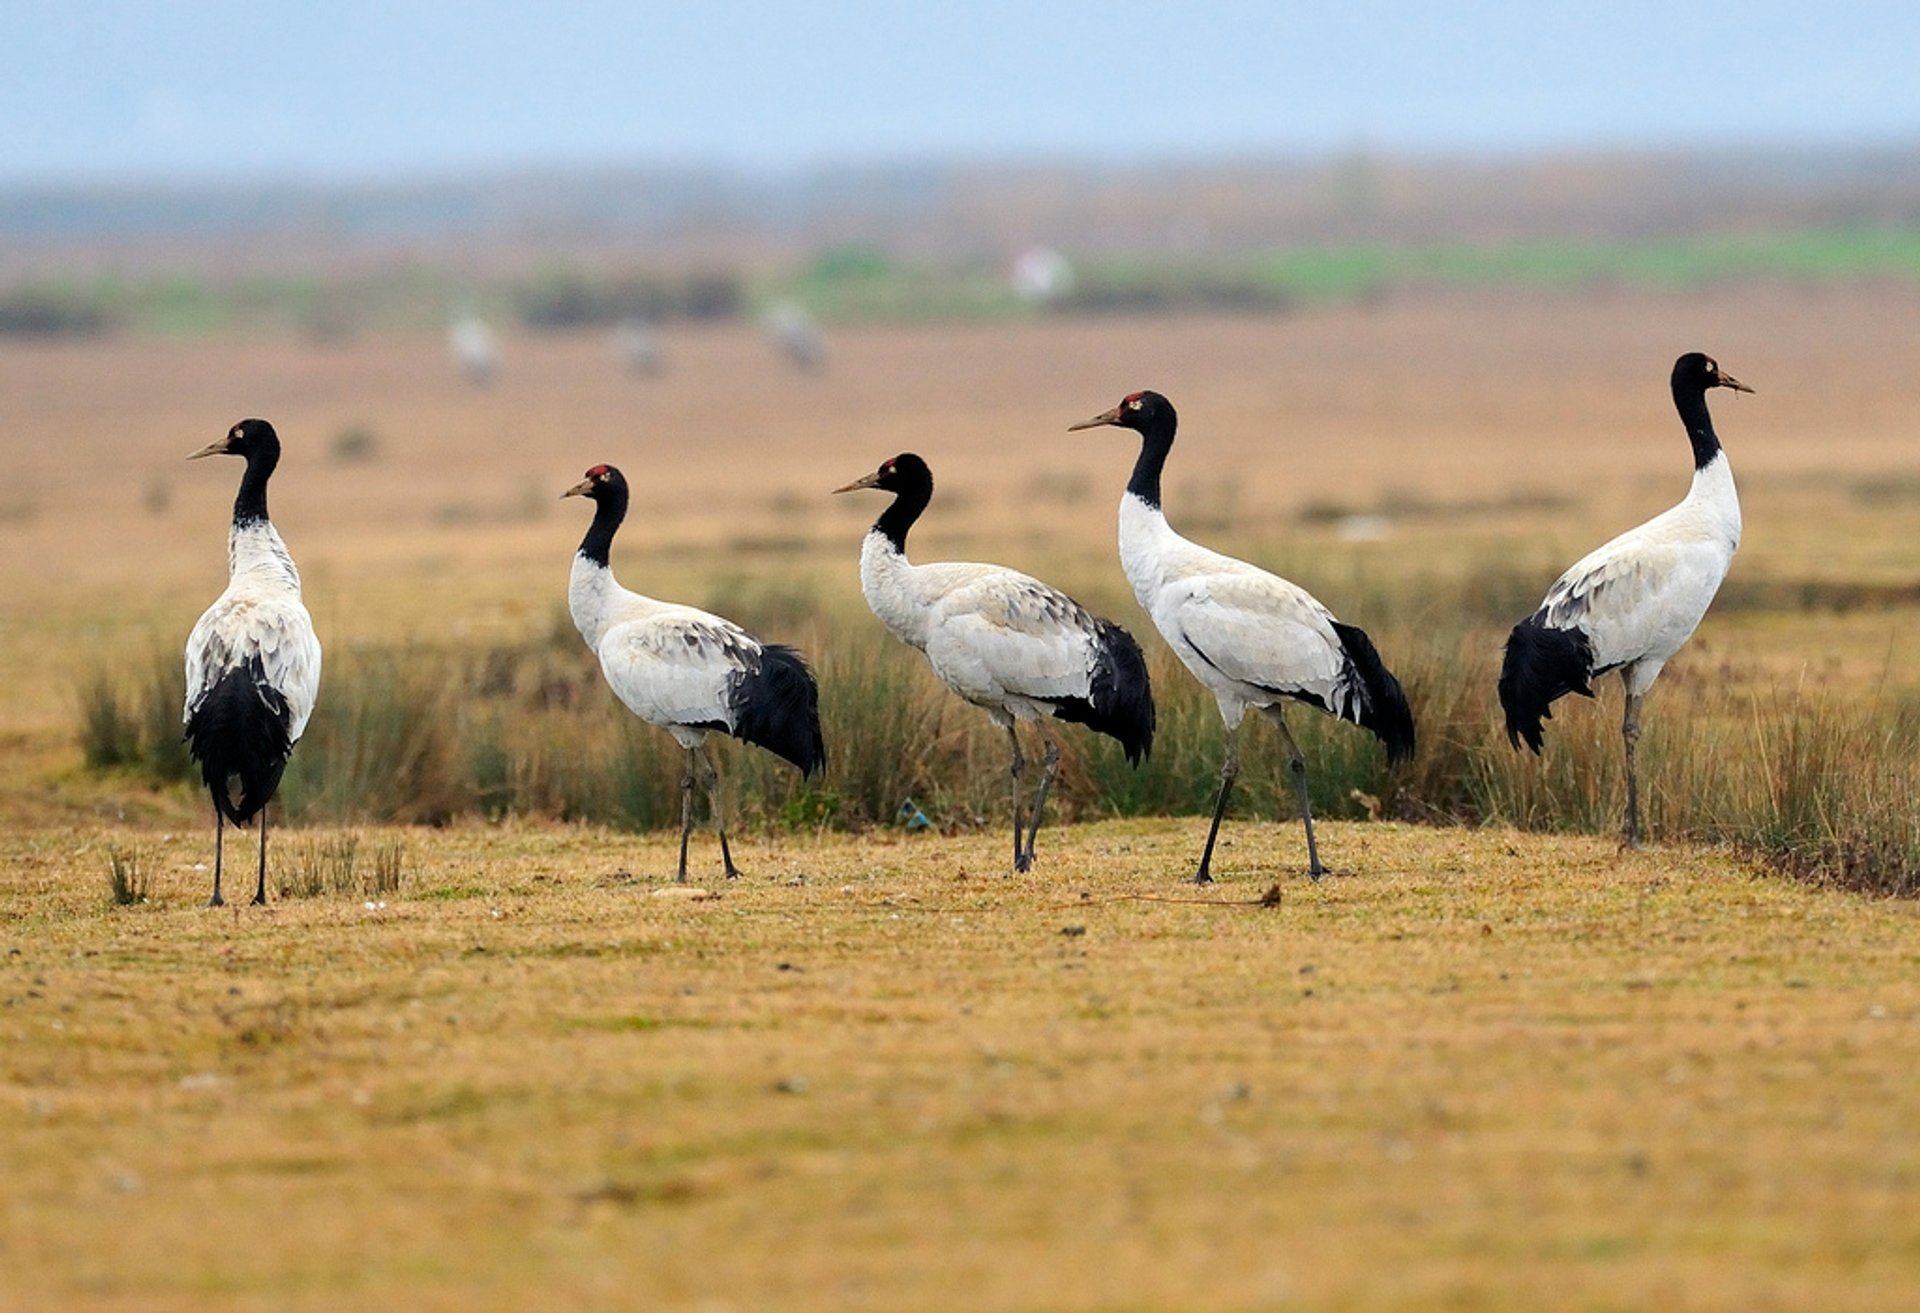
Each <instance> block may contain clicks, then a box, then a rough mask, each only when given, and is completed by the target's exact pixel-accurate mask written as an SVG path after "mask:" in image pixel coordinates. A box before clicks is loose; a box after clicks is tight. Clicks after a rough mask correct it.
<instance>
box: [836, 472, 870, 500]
mask: <svg viewBox="0 0 1920 1313" xmlns="http://www.w3.org/2000/svg"><path fill="white" fill-rule="evenodd" d="M879 483H880V471H878V470H875V471H874V472H873V473H872V474H863V475H861V476H860V477H859V478H857V479H855V480H854V481H853V482H852V483H849V484H845V485H843V486H841V487H838V488H835V489H834V490H833V492H834V493H842V492H859V491H860V490H861V489H862V488H872V487H877V486H878V485H879ZM828 495H829V496H831V495H833V494H832V493H829V494H828Z"/></svg>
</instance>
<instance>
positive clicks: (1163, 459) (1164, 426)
mask: <svg viewBox="0 0 1920 1313" xmlns="http://www.w3.org/2000/svg"><path fill="white" fill-rule="evenodd" d="M1174 425H1175V421H1174V419H1173V418H1172V417H1171V416H1155V417H1154V418H1153V419H1152V420H1149V421H1148V422H1147V424H1146V426H1145V427H1143V428H1142V429H1141V430H1140V458H1139V459H1138V460H1136V461H1134V462H1133V477H1132V478H1130V479H1128V480H1127V491H1128V492H1130V493H1132V494H1133V495H1134V496H1136V497H1138V498H1139V499H1140V500H1141V501H1143V502H1145V503H1146V504H1147V505H1149V506H1151V507H1152V508H1153V509H1155V510H1159V509H1160V471H1161V470H1163V469H1165V468H1166V464H1167V453H1168V452H1170V451H1172V450H1173V431H1174Z"/></svg>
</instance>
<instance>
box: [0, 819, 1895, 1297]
mask: <svg viewBox="0 0 1920 1313" xmlns="http://www.w3.org/2000/svg"><path fill="white" fill-rule="evenodd" d="M1202 828H1203V822H1202V821H1201V820H1199V819H1187V820H1176V821H1110V822H1104V823H1100V824H1095V825H1087V826H1080V827H1071V828H1066V829H1063V830H1061V831H1059V832H1056V833H1054V834H1052V835H1051V836H1048V835H1043V836H1042V844H1041V851H1040V857H1041V862H1040V866H1039V869H1038V870H1037V871H1036V872H1035V873H1034V874H1033V875H1031V876H1028V877H1022V878H1010V877H1007V876H1005V875H1002V874H1001V873H1000V867H1001V857H1002V853H1001V848H1002V845H1001V842H1000V839H999V836H998V835H994V834H980V835H962V836H957V837H953V836H943V835H939V834H935V833H928V832H922V833H920V834H917V835H913V836H905V835H895V834H885V833H876V834H872V835H868V836H864V837H860V836H842V835H831V834H829V835H825V836H817V837H816V836H807V835H788V836H783V837H781V838H779V839H778V840H776V841H772V842H766V841H761V840H748V841H745V842H743V843H742V845H741V847H740V849H739V850H738V855H739V858H740V860H741V864H742V865H743V866H744V867H745V868H746V869H747V872H748V875H747V877H746V878H745V879H744V880H742V881H739V882H736V883H731V884H730V883H728V882H725V881H721V880H718V879H717V878H716V877H717V875H718V870H717V867H718V861H717V853H716V852H715V851H714V848H713V845H712V843H711V841H710V840H708V841H703V842H701V843H700V845H699V846H698V848H697V849H696V853H695V872H696V878H697V880H698V881H699V882H698V883H696V885H695V886H694V887H693V889H692V890H691V891H687V892H682V891H680V890H678V889H675V888H673V887H672V886H671V885H670V883H669V880H670V875H671V871H672V867H673V856H674V849H673V841H672V839H671V837H670V836H664V835H663V836H650V837H636V836H632V835H628V834H624V833H620V832H615V831H608V830H603V829H595V828H586V827H579V826H551V825H537V826H529V825H523V824H517V823H507V824H503V825H493V826H481V825H475V824H465V825H457V826H454V827H452V828H448V829H443V830H438V831H429V830H415V831H409V832H406V833H405V834H404V836H403V837H404V840H405V843H406V845H407V849H408V855H409V857H408V867H409V869H408V878H407V882H406V884H405V886H404V887H403V889H402V891H401V893H400V894H399V896H397V897H389V898H387V899H385V900H384V903H385V905H384V906H375V907H368V906H366V903H365V901H363V900H361V899H352V900H346V899H339V898H331V897H323V898H311V899H290V900H276V901H275V902H274V903H272V904H271V905H270V906H269V907H267V908H265V909H256V908H248V907H245V906H244V905H243V906H236V907H229V908H226V909H220V910H210V909H207V908H206V907H204V906H203V905H202V903H203V901H204V898H205V883H204V882H205V873H204V871H198V870H195V869H194V866H195V864H196V863H198V862H200V861H203V860H204V859H205V857H206V853H205V849H206V847H207V846H208V845H207V842H206V840H207V838H208V837H209V836H197V837H195V836H173V837H172V838H171V839H170V840H168V839H166V838H165V837H164V836H161V835H157V834H153V833H147V832H129V833H123V834H120V835H118V836H116V841H118V842H131V843H139V844H142V845H145V847H146V849H147V851H149V852H150V853H152V854H154V857H153V862H152V876H153V879H152V890H151V894H150V899H149V901H148V902H147V903H145V904H141V905H136V906H124V907H116V906H112V905H110V904H109V903H108V902H107V901H106V900H105V899H103V898H101V897H99V894H98V889H99V886H98V883H97V876H96V875H95V874H94V873H95V872H96V871H97V870H98V865H97V863H98V862H99V861H100V857H99V855H98V854H99V849H100V847H101V845H102V844H103V843H105V842H106V841H105V840H103V839H101V838H100V837H98V836H97V835H96V834H94V833H93V832H91V831H37V832H26V833H9V834H8V835H6V836H4V837H0V859H4V860H5V861H6V862H7V864H8V867H9V869H11V870H13V871H15V872H16V873H17V874H16V877H15V878H14V879H13V880H11V881H10V882H8V883H7V885H6V886H5V888H4V890H0V928H4V933H0V1000H4V1002H5V1005H6V1006H5V1007H4V1009H0V1051H4V1053H5V1055H6V1056H5V1060H4V1064H3V1067H4V1074H5V1075H4V1082H0V1114H4V1115H0V1158H3V1159H4V1161H5V1162H6V1163H7V1164H8V1171H7V1200H8V1202H7V1205H6V1208H5V1212H4V1217H5V1237H6V1253H7V1261H6V1265H5V1270H6V1274H7V1277H6V1280H7V1289H8V1300H9V1302H11V1303H16V1304H18V1305H19V1306H21V1307H31V1308H35V1309H44V1310H61V1309H68V1308H97V1307H102V1306H112V1307H156V1306H160V1307H181V1308H185V1307H289V1306H292V1307H316V1308H317V1307H330V1306H341V1305H353V1306H359V1307H399V1306H406V1307H452V1306H455V1305H457V1306H459V1307H462V1308H467V1309H474V1310H485V1309H495V1308H500V1309H505V1308H525V1307H529V1306H532V1305H536V1304H537V1305H539V1306H541V1307H579V1308H584V1307H593V1306H600V1305H605V1304H618V1305H624V1306H634V1307H639V1306H646V1307H654V1308H665V1307H721V1306H726V1307H736V1308H766V1307H780V1308H788V1309H795V1310H809V1309H826V1308H845V1307H848V1306H850V1305H851V1306H856V1307H873V1308H930V1309H947V1308H953V1309H958V1308H966V1309H974V1310H993V1309H1016V1308H1036V1307H1043V1308H1060V1309H1095V1308H1115V1307H1123V1308H1137V1309H1214V1308H1221V1309H1224V1308H1253V1307H1269V1306H1273V1305H1275V1304H1281V1305H1297V1306H1300V1307H1314V1308H1325V1307H1339V1308H1374V1307H1418V1308H1436V1307H1438V1308H1447V1307H1451V1308H1475V1309H1537V1308H1540V1307H1542V1306H1543V1305H1551V1306H1553V1307H1556V1308H1620V1309H1625V1308H1651V1307H1661V1308H1681V1309H1712V1308H1816V1307H1817V1308H1821V1309H1831V1310H1853V1309H1880V1308H1892V1307H1900V1306H1902V1305H1903V1304H1904V1303H1905V1302H1906V1299H1907V1296H1908V1294H1909V1293H1910V1292H1911V1291H1912V1289H1913V1288H1914V1284H1915V1282H1916V1281H1920V1212H1916V1210H1915V1209H1914V1208H1913V1206H1912V1205H1913V1184H1912V1183H1913V1181H1914V1180H1915V1179H1916V1177H1917V1176H1920V1141H1917V1140H1916V1138H1915V1137H1914V1135H1913V1134H1912V1132H1911V1128H1912V1126H1913V1125H1914V1123H1915V1121H1916V1119H1920V1090H1917V1089H1916V1086H1915V1084H1914V1082H1913V1081H1912V1079H1911V1073H1912V1071H1913V1069H1914V1065H1915V1063H1916V1062H1917V1061H1920V977H1917V976H1916V974H1915V971H1914V964H1915V962H1916V961H1920V920H1916V917H1915V911H1914V906H1913V905H1912V904H1911V903H1907V902H1903V901H1899V900H1866V899H1860V898H1857V897H1853V896H1850V895H1843V894H1840V893H1837V892H1833V891H1822V890H1817V889H1811V888H1807V887H1804V886H1800V885H1796V884H1793V883H1790V882H1786V881H1780V880H1774V879H1769V878H1766V877H1764V876H1756V874H1755V873H1754V872H1753V871H1751V870H1750V869H1748V868H1747V867H1745V866H1744V865H1742V864H1741V863H1739V862H1738V861H1736V860H1733V859H1731V858H1730V857H1728V856H1727V855H1724V854H1720V853H1713V852H1699V851H1683V850H1676V849H1672V848H1661V849H1656V850H1653V851H1649V852H1646V853H1642V854H1622V853H1620V852H1618V850H1617V849H1616V848H1615V846H1614V845H1613V843H1612V842H1611V841H1608V840H1599V839H1587V838H1579V837H1555V836H1533V835H1526V834H1522V833H1519V832H1516V831H1512V830H1508V829H1506V828H1504V827H1489V828H1484V829H1480V830H1469V829H1463V828H1457V827H1456V828H1449V829H1438V828H1433V827H1425V826H1407V825H1401V824H1395V823H1381V824H1370V825H1356V824H1330V825H1328V826H1327V827H1326V832H1325V834H1324V836H1323V841H1324V845H1325V851H1326V853H1327V855H1328V859H1329V860H1330V861H1331V862H1332V863H1333V864H1334V865H1335V866H1336V867H1337V868H1339V869H1341V870H1343V871H1346V872H1348V874H1347V875H1344V876H1337V877H1333V878H1329V879H1327V880H1325V881H1323V882H1321V883H1320V884H1318V885H1314V884H1310V883H1309V882H1307V881H1306V880H1305V879H1304V878H1302V877H1301V875H1300V874H1299V871H1300V868H1301V866H1302V864H1303V862H1304V853H1303V851H1302V847H1301V844H1300V838H1299V833H1298V830H1297V828H1296V827H1294V826H1291V825H1288V824H1283V823H1282V824H1274V823H1257V822H1250V823H1242V824H1240V825H1237V826H1235V827H1234V828H1233V829H1232V830H1230V831H1229V833H1228V836H1227V846H1226V847H1225V848H1223V849H1222V852H1221V854H1220V858H1221V867H1220V869H1221V874H1222V881H1221V884H1220V886H1219V887H1218V888H1216V889H1214V890H1211V891H1204V892H1203V891H1200V890H1196V889H1193V888H1192V887H1191V886H1183V885H1182V884H1181V883H1180V880H1181V878H1182V877H1183V876H1184V875H1185V873H1186V871H1187V868H1188V864H1189V863H1190V862H1191V860H1192V857H1193V853H1194V850H1195V848H1196V847H1197V845H1198V842H1199V839H1200V834H1201V830H1202ZM389 833H390V832H388V831H384V830H377V829H376V830H368V831H365V832H364V835H363V844H366V843H373V842H376V841H377V840H378V839H379V838H380V837H382V836H386V835H388V834H389ZM1049 839H1050V840H1051V841H1050V842H1049ZM1276 885H1277V886H1278V888H1279V897H1278V901H1277V903H1273V901H1272V900H1268V899H1263V895H1264V894H1265V893H1266V891H1267V890H1269V889H1270V888H1272V887H1274V886H1276ZM373 901H375V902H376V903H378V902H380V901H381V900H373ZM1263 902H1265V903H1268V904H1271V905H1262V904H1263Z"/></svg>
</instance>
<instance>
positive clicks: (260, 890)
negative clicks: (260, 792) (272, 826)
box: [253, 802, 267, 907]
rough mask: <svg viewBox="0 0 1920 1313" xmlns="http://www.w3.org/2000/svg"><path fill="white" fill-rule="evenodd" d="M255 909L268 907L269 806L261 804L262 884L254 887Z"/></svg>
mask: <svg viewBox="0 0 1920 1313" xmlns="http://www.w3.org/2000/svg"><path fill="white" fill-rule="evenodd" d="M253 903H254V906H255V907H265V906H266V905H267V804H266V803H264V802H263V803H261V804H260V883H259V884H257V885H255V886H254V889H253Z"/></svg>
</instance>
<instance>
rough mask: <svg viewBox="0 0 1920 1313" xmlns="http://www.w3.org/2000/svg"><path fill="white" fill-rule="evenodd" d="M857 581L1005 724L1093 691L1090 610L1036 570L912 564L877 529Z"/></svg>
mask: <svg viewBox="0 0 1920 1313" xmlns="http://www.w3.org/2000/svg"><path fill="white" fill-rule="evenodd" d="M860 591H861V592H862V593H864V594H865V595H866V599H867V605H868V606H870V607H872V608H873V613H874V614H875V615H876V616H878V617H879V618H880V621H881V623H883V624H885V625H886V627H887V628H888V630H890V631H891V632H892V634H893V636H894V637H895V638H898V639H899V640H900V641H901V642H903V643H905V644H906V645H907V646H909V647H913V648H917V649H919V650H920V651H921V652H923V653H925V654H926V658H927V663H928V664H929V665H930V666H932V667H933V673H934V674H935V676H937V677H938V678H939V680H940V682H941V683H943V684H945V685H946V686H947V687H948V688H949V689H952V690H953V692H955V693H956V694H958V695H959V696H960V697H962V698H964V699H965V700H966V701H968V702H971V703H973V704H974V705H975V706H977V707H981V708H983V709H984V710H985V711H986V712H987V713H988V715H990V716H991V717H992V718H993V719H994V720H995V721H996V722H997V723H998V724H1000V725H1002V726H1007V725H1011V724H1013V723H1014V722H1015V721H1023V720H1038V719H1040V718H1042V717H1045V716H1050V715H1052V714H1053V710H1054V704H1055V703H1057V702H1060V701H1063V700H1065V699H1069V698H1079V699H1088V698H1091V697H1092V687H1093V671H1094V667H1095V664H1096V661H1097V659H1098V653H1097V651H1096V648H1097V644H1098V634H1097V632H1096V628H1095V623H1094V618H1093V616H1092V615H1091V613H1089V612H1088V611H1087V610H1086V608H1084V607H1082V606H1081V605H1080V604H1079V603H1077V602H1075V601H1074V600H1073V599H1072V598H1071V597H1068V596H1067V595H1066V594H1065V593H1063V592H1061V591H1060V590H1059V589H1057V588H1052V587H1050V586H1048V585H1047V584H1044V583H1042V582H1040V581H1039V580H1038V579H1035V578H1033V577H1032V576H1031V575H1025V574H1021V573H1020V572H1019V571H1018V570H1010V569H1007V568H1006V567H1005V566H999V565H981V564H975V563H972V562H965V561H944V562H938V563H935V564H929V565H915V564H913V563H912V562H911V561H909V560H907V557H906V553H905V552H903V551H901V550H900V549H899V548H897V547H895V546H894V545H893V543H892V542H891V541H889V540H888V538H887V536H886V535H885V534H884V533H882V532H880V531H879V530H878V529H875V530H873V531H872V532H870V533H868V534H867V537H866V540H865V542H863V543H862V544H861V546H860Z"/></svg>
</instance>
